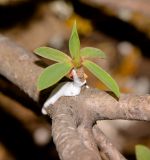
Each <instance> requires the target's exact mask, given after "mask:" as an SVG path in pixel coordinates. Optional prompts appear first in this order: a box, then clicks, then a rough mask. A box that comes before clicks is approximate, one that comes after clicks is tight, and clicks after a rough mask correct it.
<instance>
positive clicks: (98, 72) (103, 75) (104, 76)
mask: <svg viewBox="0 0 150 160" xmlns="http://www.w3.org/2000/svg"><path fill="white" fill-rule="evenodd" d="M83 66H85V67H86V68H87V69H88V70H89V71H90V72H91V73H93V74H94V75H95V76H96V77H97V78H98V79H99V80H100V81H102V82H103V83H104V84H105V85H106V86H107V87H108V88H109V89H110V90H111V91H112V92H114V94H115V95H116V96H117V97H119V95H120V92H119V87H118V85H117V83H116V82H115V80H114V79H113V78H112V77H111V76H110V75H109V74H108V73H107V72H105V71H104V70H103V69H102V68H101V67H100V66H98V65H97V64H95V63H93V62H91V61H89V60H85V61H84V62H83Z"/></svg>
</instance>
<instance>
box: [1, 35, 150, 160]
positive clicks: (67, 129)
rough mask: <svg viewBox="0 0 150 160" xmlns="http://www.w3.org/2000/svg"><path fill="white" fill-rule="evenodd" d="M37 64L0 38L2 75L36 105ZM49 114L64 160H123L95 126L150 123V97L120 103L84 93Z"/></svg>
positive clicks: (99, 93) (134, 97)
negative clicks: (118, 122) (110, 122)
mask: <svg viewBox="0 0 150 160" xmlns="http://www.w3.org/2000/svg"><path fill="white" fill-rule="evenodd" d="M37 60H38V58H36V57H35V56H34V55H32V54H31V53H29V52H28V51H27V50H25V49H23V48H21V47H20V46H18V45H16V44H15V43H13V42H12V41H11V40H9V39H8V38H5V37H3V36H0V73H1V74H2V75H3V76H5V77H6V78H7V79H9V80H10V81H11V82H13V83H15V84H16V85H17V86H18V87H19V88H21V89H22V90H23V91H24V92H26V93H27V94H28V95H29V96H30V97H31V98H33V99H34V100H35V101H38V99H39V92H38V91H37V89H36V80H37V77H38V75H39V74H40V72H41V71H42V70H43V69H42V68H41V67H39V66H38V65H36V64H35V61H37ZM47 112H48V114H49V116H50V117H51V118H52V136H53V139H54V143H55V144H56V148H57V151H58V153H59V156H60V158H61V159H62V160H70V159H71V160H79V159H82V160H101V159H104V156H103V155H102V153H103V154H105V157H107V159H110V160H113V159H115V157H116V159H117V160H118V159H120V160H124V159H125V158H124V157H123V156H121V155H120V153H119V152H118V151H117V150H116V149H115V147H114V146H113V145H111V143H110V142H109V141H108V140H107V139H106V137H104V134H103V133H102V132H101V131H98V130H97V128H95V126H94V124H95V123H96V121H97V120H105V119H128V120H142V121H150V96H149V95H142V96H140V95H134V94H124V95H123V94H122V95H121V97H120V99H119V101H117V100H116V99H115V98H114V97H112V96H111V95H110V94H108V93H106V92H103V91H99V90H97V89H93V88H91V89H83V90H82V92H81V94H80V95H79V96H75V97H62V98H60V100H59V101H57V102H56V103H55V105H54V106H52V107H49V108H48V109H47ZM93 126H94V127H93ZM99 149H100V152H99Z"/></svg>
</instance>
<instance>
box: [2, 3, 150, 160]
mask: <svg viewBox="0 0 150 160" xmlns="http://www.w3.org/2000/svg"><path fill="white" fill-rule="evenodd" d="M75 19H76V21H77V27H78V32H79V36H80V40H81V47H84V46H91V47H96V48H99V49H101V50H103V51H104V52H105V53H106V55H107V60H102V59H97V58H96V59H93V60H94V61H95V62H96V63H97V64H99V65H100V66H101V67H103V68H104V69H105V70H106V71H108V72H109V73H110V74H111V75H112V77H114V79H115V80H116V81H117V82H118V84H119V86H120V90H121V92H123V93H136V94H149V93H150V1H149V0H136V1H131V0H126V1H124V0H70V1H69V0H68V1H67V0H66V1H65V0H53V1H52V0H0V34H3V35H5V36H7V37H9V38H11V40H13V41H14V42H16V43H18V44H20V45H21V46H22V47H24V48H26V49H27V50H29V51H30V52H32V54H34V53H33V50H34V49H35V48H37V47H40V46H50V47H53V48H56V49H59V50H62V51H64V52H66V53H68V40H69V36H70V32H71V29H72V25H73V22H74V20H75ZM43 61H44V62H45V63H46V64H50V63H51V62H49V61H46V60H43ZM87 75H88V84H89V85H90V86H93V87H97V88H99V89H107V88H105V86H103V85H102V84H101V83H100V82H99V81H98V80H97V79H96V78H94V77H93V76H92V75H90V73H88V72H87ZM112 107H113V106H112ZM50 123H51V122H50V120H48V119H45V117H43V116H42V115H41V112H40V107H39V106H38V105H37V104H36V103H35V102H33V101H32V100H31V99H30V98H29V97H28V96H27V95H25V94H24V93H23V92H22V91H20V89H19V88H17V86H15V85H14V84H12V83H11V82H10V81H8V80H7V79H6V78H4V77H2V76H1V77H0V160H24V159H29V160H41V159H43V160H48V159H54V160H59V158H58V155H57V152H56V149H55V146H54V144H53V142H52V140H51V137H50V135H51V126H50ZM98 124H99V127H100V128H101V129H102V130H103V131H104V132H105V133H106V135H107V136H108V137H109V138H110V139H111V141H112V142H113V144H114V145H115V146H116V147H117V148H118V149H119V150H120V151H121V152H122V153H123V154H124V155H125V156H126V157H127V158H128V159H129V160H135V155H134V149H135V148H134V147H135V145H136V144H144V145H146V146H148V147H150V124H149V123H146V122H136V121H132V122H130V121H120V120H118V121H104V122H100V121H99V122H98Z"/></svg>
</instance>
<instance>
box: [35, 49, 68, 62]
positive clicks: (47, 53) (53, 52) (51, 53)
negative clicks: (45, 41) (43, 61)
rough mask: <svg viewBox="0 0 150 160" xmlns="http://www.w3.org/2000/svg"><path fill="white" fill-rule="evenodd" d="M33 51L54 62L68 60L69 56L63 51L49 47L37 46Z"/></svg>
mask: <svg viewBox="0 0 150 160" xmlns="http://www.w3.org/2000/svg"><path fill="white" fill-rule="evenodd" d="M34 52H35V53H36V54H37V55H39V56H41V57H44V58H47V59H50V60H52V61H56V62H68V61H71V58H70V57H69V56H67V55H66V54H65V53H63V52H61V51H59V50H57V49H54V48H50V47H39V48H36V49H35V50H34Z"/></svg>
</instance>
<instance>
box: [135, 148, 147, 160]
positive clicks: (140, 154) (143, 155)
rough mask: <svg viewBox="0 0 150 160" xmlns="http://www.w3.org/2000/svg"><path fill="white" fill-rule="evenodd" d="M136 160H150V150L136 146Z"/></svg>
mask: <svg viewBox="0 0 150 160" xmlns="http://www.w3.org/2000/svg"><path fill="white" fill-rule="evenodd" d="M135 151H136V159H137V160H150V149H149V148H147V147H145V146H143V145H136V147H135Z"/></svg>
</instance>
